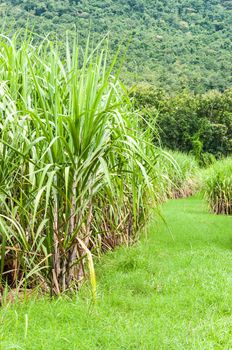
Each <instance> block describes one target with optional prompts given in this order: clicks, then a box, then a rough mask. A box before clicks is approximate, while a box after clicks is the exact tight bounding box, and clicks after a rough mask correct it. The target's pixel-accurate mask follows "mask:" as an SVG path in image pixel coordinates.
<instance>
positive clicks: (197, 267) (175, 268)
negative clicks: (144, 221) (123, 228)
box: [0, 197, 232, 350]
mask: <svg viewBox="0 0 232 350" xmlns="http://www.w3.org/2000/svg"><path fill="white" fill-rule="evenodd" d="M163 217H164V218H165V220H166V224H164V223H161V222H160V221H162V220H161V219H159V220H156V221H153V223H151V225H150V228H148V235H145V234H144V235H143V239H142V240H141V241H140V242H139V243H137V244H136V245H135V246H133V247H131V248H126V247H122V248H119V249H117V250H116V251H114V252H110V253H107V254H106V255H105V256H104V257H103V258H102V259H101V261H100V263H99V264H97V267H96V270H97V280H98V300H97V303H96V305H92V303H91V300H90V299H87V298H86V294H88V293H86V288H83V289H82V291H83V292H82V291H81V292H80V293H79V295H77V296H76V298H74V299H72V300H69V299H68V298H62V299H57V300H54V301H52V302H51V301H49V300H47V299H41V300H37V301H36V302H35V301H34V300H31V301H29V302H25V303H16V304H14V305H10V306H5V307H3V308H2V309H1V310H0V349H1V350H5V349H25V350H26V349H28V350H33V349H36V350H39V349H49V350H52V349H59V350H61V349H67V350H74V349H109V350H113V349H125V350H128V349H149V350H150V349H151V350H152V349H157V350H160V349H168V350H170V349H178V350H179V349H191V350H192V349H199V350H203V349H230V348H232V273H231V272H232V271H231V266H232V250H231V247H232V230H231V228H232V217H225V216H215V215H213V214H209V213H208V208H207V207H206V206H205V204H204V201H203V200H202V199H200V198H198V197H196V198H190V199H181V200H172V201H169V202H168V203H167V204H165V205H164V208H163ZM84 294H85V297H84V296H83V295H84Z"/></svg>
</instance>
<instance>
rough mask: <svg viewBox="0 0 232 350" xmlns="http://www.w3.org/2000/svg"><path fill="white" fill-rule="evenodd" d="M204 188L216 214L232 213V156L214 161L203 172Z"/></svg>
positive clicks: (211, 207)
mask: <svg viewBox="0 0 232 350" xmlns="http://www.w3.org/2000/svg"><path fill="white" fill-rule="evenodd" d="M203 183H204V185H203V189H204V193H205V197H206V199H207V201H208V204H209V206H210V209H211V210H212V211H213V212H214V213H215V214H226V215H231V214H232V158H226V159H224V160H221V161H217V162H216V163H214V164H213V165H212V166H211V167H210V168H209V169H207V170H206V171H205V174H203Z"/></svg>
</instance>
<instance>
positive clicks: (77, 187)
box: [0, 34, 160, 294]
mask: <svg viewBox="0 0 232 350" xmlns="http://www.w3.org/2000/svg"><path fill="white" fill-rule="evenodd" d="M19 39H20V45H18V43H19ZM118 56H119V52H118V53H117V54H116V55H115V57H113V58H112V60H111V63H110V57H109V54H108V50H107V41H106V40H103V41H102V42H101V43H99V44H98V45H97V46H96V47H95V48H94V49H90V44H89V42H87V44H86V48H85V50H84V51H83V50H81V49H80V48H79V46H78V44H77V40H76V39H74V40H70V39H69V38H68V37H67V42H66V44H65V48H63V47H60V45H58V44H57V43H53V42H51V41H49V40H48V39H47V38H46V39H44V40H43V41H42V42H41V43H40V44H39V45H33V37H28V38H25V39H23V40H22V38H19V34H16V35H15V36H14V37H13V38H11V39H10V38H8V37H5V36H3V35H2V36H0V162H1V167H0V196H1V203H0V232H1V238H0V248H1V250H0V258H1V264H0V284H4V283H7V284H9V285H10V286H13V287H17V288H20V287H22V286H26V287H27V288H33V287H34V286H38V285H39V286H40V287H41V288H42V289H43V290H50V291H51V292H52V293H55V294H59V293H63V292H65V291H67V290H72V289H76V288H79V286H80V284H81V283H82V281H83V279H84V278H85V275H86V265H88V266H89V275H90V280H91V283H92V288H93V293H94V294H96V281H95V274H94V268H93V259H92V254H93V253H94V252H99V251H102V250H104V249H109V248H112V247H114V246H115V245H116V244H120V243H123V242H124V243H127V244H129V243H131V242H133V240H134V238H135V236H136V233H137V232H138V230H139V229H140V228H141V226H142V225H143V224H144V223H145V222H146V218H147V215H148V213H149V210H150V208H152V207H154V205H155V204H156V202H157V201H158V197H157V196H156V191H155V186H156V183H158V182H159V181H160V180H159V179H158V178H159V174H158V172H157V173H156V168H155V164H156V161H157V157H156V150H155V148H154V147H153V145H152V142H151V139H150V137H149V133H148V132H147V131H146V130H141V129H140V127H139V124H140V117H139V115H137V114H136V113H134V112H133V110H132V108H131V104H130V100H129V98H128V97H127V94H126V89H125V87H124V86H123V84H122V83H121V82H120V81H119V79H118V76H119V70H118V68H117V67H118V66H120V65H116V63H117V62H118V60H119V58H118ZM87 263H88V264H87Z"/></svg>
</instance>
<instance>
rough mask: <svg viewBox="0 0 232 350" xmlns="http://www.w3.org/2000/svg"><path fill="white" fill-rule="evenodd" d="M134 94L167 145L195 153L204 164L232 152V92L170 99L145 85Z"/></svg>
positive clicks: (163, 93) (182, 95) (141, 108)
mask: <svg viewBox="0 0 232 350" xmlns="http://www.w3.org/2000/svg"><path fill="white" fill-rule="evenodd" d="M133 95H134V98H135V105H136V106H137V108H138V109H140V110H141V111H142V112H143V114H144V116H145V118H146V119H148V120H149V121H150V122H152V123H154V122H155V123H156V125H157V127H158V130H159V136H160V140H161V143H162V145H163V146H165V147H167V148H169V149H172V150H179V151H182V152H191V153H192V154H194V155H195V157H196V158H197V160H199V161H200V163H203V165H204V164H206V165H207V163H208V162H209V163H210V162H212V160H213V156H215V157H217V158H220V157H221V156H228V155H229V154H231V153H232V89H227V90H226V91H225V92H224V93H220V92H218V91H210V92H207V93H205V94H197V95H196V94H193V93H188V92H182V93H179V94H176V95H175V96H170V95H167V94H166V93H165V92H164V91H163V90H158V89H154V88H152V87H151V86H149V85H144V86H139V87H138V88H137V89H136V90H135V91H134V92H133ZM154 137H155V142H158V140H157V137H156V135H154Z"/></svg>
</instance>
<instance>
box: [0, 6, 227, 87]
mask: <svg viewBox="0 0 232 350" xmlns="http://www.w3.org/2000/svg"><path fill="white" fill-rule="evenodd" d="M0 24H1V25H2V31H4V32H9V31H10V32H12V31H14V29H15V28H19V27H25V26H27V27H29V28H30V29H33V31H35V32H36V33H40V34H44V33H51V32H54V33H57V35H58V36H59V37H61V38H63V39H64V38H65V31H66V30H67V29H68V30H71V31H75V27H76V29H77V32H78V33H79V39H80V41H81V43H84V42H85V39H86V37H87V35H88V33H89V31H90V32H91V35H92V36H93V37H94V35H95V36H97V37H99V35H101V36H103V35H104V34H106V33H108V32H110V33H111V48H112V49H113V50H115V48H116V47H117V46H118V45H119V43H120V42H121V41H122V40H123V39H126V40H127V39H128V38H131V44H130V48H129V52H128V55H127V62H126V70H127V73H128V74H126V75H125V76H126V80H127V82H128V81H129V82H132V81H133V82H134V81H136V80H140V81H141V80H146V81H150V82H152V83H154V84H155V85H156V86H162V87H164V88H165V89H166V90H168V91H171V92H173V91H176V90H179V89H181V88H186V87H187V88H190V89H191V90H194V91H196V92H198V93H201V92H204V91H205V90H209V89H218V90H224V89H225V88H226V87H228V86H230V85H231V81H232V79H231V59H232V42H231V37H232V5H231V1H226V0H207V1H206V0H194V1H193V0H190V1H189V0H179V1H174V0H170V1H167V0H163V1H159V0H153V1H149V0H128V1H123V0H118V1H114V0H104V1H99V0H91V1H87V0H63V1H60V0H59V1H54V0H47V1H37V0H5V1H3V2H2V3H1V5H0ZM125 45H126V44H125Z"/></svg>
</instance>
